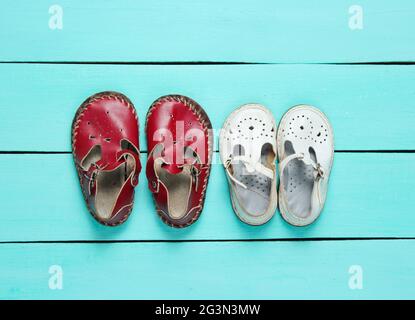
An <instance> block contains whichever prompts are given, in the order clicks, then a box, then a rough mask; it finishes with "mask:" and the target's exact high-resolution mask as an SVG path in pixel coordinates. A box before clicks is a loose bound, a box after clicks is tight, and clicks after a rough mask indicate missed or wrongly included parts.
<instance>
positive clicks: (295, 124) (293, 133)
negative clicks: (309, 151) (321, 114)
mask: <svg viewBox="0 0 415 320" xmlns="http://www.w3.org/2000/svg"><path fill="white" fill-rule="evenodd" d="M287 121H288V126H287V127H286V128H284V129H282V135H283V137H284V138H286V139H294V138H295V139H299V140H304V141H312V142H315V143H320V144H323V143H325V142H326V141H327V138H328V130H327V127H326V126H325V125H324V124H319V123H315V122H313V121H312V120H311V119H310V118H309V117H307V116H306V115H304V114H299V115H296V116H292V117H291V118H290V119H288V120H287Z"/></svg>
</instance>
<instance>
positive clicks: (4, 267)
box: [0, 240, 415, 299]
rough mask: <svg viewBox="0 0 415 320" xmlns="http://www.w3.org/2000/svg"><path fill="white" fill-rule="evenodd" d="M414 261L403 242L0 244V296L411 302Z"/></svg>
mask: <svg viewBox="0 0 415 320" xmlns="http://www.w3.org/2000/svg"><path fill="white" fill-rule="evenodd" d="M414 258H415V242H414V241H407V240H395V241H365V242H360V241H341V242H281V243H272V242H249V243H235V242H232V243H145V244H143V243H130V244H126V243H124V244H120V243H118V244H105V245H103V244H42V245H33V244H27V245H0V261H1V264H0V298H4V297H8V298H35V299H38V298H41V297H42V298H48V299H69V298H80V299H82V298H83V299H99V298H103V299H104V298H118V299H122V298H124V299H125V298H127V299H131V298H146V299H151V298H153V299H180V298H188V299H196V298H202V299H207V298H215V299H218V298H232V299H235V298H236V299H249V298H251V299H260V298H263V299H269V298H283V299H289V298H298V299H306V298H308V299H319V298H326V299H346V298H347V299H363V298H370V299H374V298H382V299H386V298H391V299H400V298H402V299H409V298H412V299H413V298H415V278H414V271H415V270H414V265H413V261H414ZM56 266H58V268H60V269H57V267H56ZM51 267H52V269H50V268H51ZM356 268H359V270H360V271H362V273H361V274H362V275H363V279H364V281H363V282H362V286H363V287H362V289H361V290H352V289H351V288H355V287H354V285H353V278H352V283H351V286H350V285H349V281H350V278H351V274H353V273H354V272H355V271H354V270H356ZM49 270H50V271H51V272H52V273H55V274H56V270H59V271H62V272H63V277H62V280H63V282H62V290H51V289H50V287H49V281H50V278H51V274H49ZM349 271H350V272H351V273H349ZM54 285H55V283H54V279H53V278H52V282H51V287H52V288H55V286H54Z"/></svg>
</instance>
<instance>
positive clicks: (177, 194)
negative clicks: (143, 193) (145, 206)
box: [157, 169, 192, 219]
mask: <svg viewBox="0 0 415 320" xmlns="http://www.w3.org/2000/svg"><path fill="white" fill-rule="evenodd" d="M157 174H158V176H159V179H160V180H161V182H163V184H164V185H165V186H166V188H167V190H168V191H169V199H168V207H169V215H170V216H171V217H172V218H173V219H180V218H183V217H184V216H185V215H186V213H187V206H188V198H189V193H190V187H191V185H192V177H191V176H190V174H186V173H184V172H180V173H177V174H171V173H170V172H168V171H166V170H164V169H161V170H158V172H157Z"/></svg>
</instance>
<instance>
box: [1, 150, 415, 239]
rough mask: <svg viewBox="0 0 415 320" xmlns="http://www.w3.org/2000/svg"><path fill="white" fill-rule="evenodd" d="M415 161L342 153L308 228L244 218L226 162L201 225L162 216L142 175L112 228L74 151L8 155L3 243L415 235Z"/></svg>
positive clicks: (216, 173) (414, 157)
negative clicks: (87, 200)
mask: <svg viewBox="0 0 415 320" xmlns="http://www.w3.org/2000/svg"><path fill="white" fill-rule="evenodd" d="M216 157H217V158H218V155H217V153H216ZM142 158H144V157H142ZM143 160H144V159H143ZM414 163H415V154H384V153H381V154H372V153H359V154H356V153H336V154H335V161H334V167H333V171H332V176H331V180H330V190H329V194H328V199H327V202H326V207H325V210H324V212H323V214H322V216H321V217H320V218H319V219H318V220H317V222H316V223H314V224H312V225H311V226H308V227H305V228H296V227H292V226H290V225H288V224H287V223H285V222H284V221H283V220H282V219H281V218H280V216H279V213H278V212H277V213H276V215H275V217H274V218H273V219H272V220H271V221H270V222H269V223H267V224H266V225H264V226H261V227H252V226H248V225H245V224H243V223H242V222H240V221H239V220H238V219H237V217H236V216H235V214H234V213H233V210H232V207H231V204H230V198H229V193H228V187H227V182H226V178H225V174H224V172H223V171H224V170H223V168H222V165H220V164H214V165H213V169H212V175H211V178H210V182H209V186H208V192H207V196H206V204H205V208H204V211H203V213H202V215H201V217H200V219H199V220H198V222H197V223H195V224H194V225H193V226H190V227H188V228H186V229H173V228H170V227H168V226H166V225H164V223H162V222H161V220H160V219H159V218H158V216H157V214H156V212H155V209H154V206H153V201H152V199H151V195H150V192H149V191H148V188H147V180H146V177H145V174H144V172H142V174H141V175H140V184H139V186H138V188H137V191H136V200H135V207H134V210H133V214H132V216H131V217H130V218H129V220H128V221H127V222H126V223H125V224H124V225H122V226H119V227H116V228H108V227H105V226H101V225H99V224H98V223H96V222H95V220H93V218H92V217H90V215H89V213H88V211H87V209H86V206H85V204H84V200H83V198H82V194H81V190H80V187H79V185H78V180H77V176H76V172H75V169H74V165H73V161H72V156H71V155H66V154H65V155H2V156H0V168H1V169H0V176H1V177H2V181H3V185H4V186H7V190H8V192H7V194H4V195H3V199H2V201H1V208H2V210H1V216H2V217H1V221H2V223H0V241H60V240H203V239H210V240H215V239H274V238H321V237H324V238H338V237H342V238H351V237H415V228H414V226H415V215H414V214H413V213H414V212H413V208H414V207H415V199H414V197H413V196H412V194H413V186H414V181H415V166H414ZM11 166H12V167H13V170H11V169H10V168H11Z"/></svg>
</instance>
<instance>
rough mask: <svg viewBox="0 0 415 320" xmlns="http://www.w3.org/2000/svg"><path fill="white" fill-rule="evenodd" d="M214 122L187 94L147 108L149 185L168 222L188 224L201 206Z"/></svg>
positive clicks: (197, 215) (166, 99) (198, 212)
mask: <svg viewBox="0 0 415 320" xmlns="http://www.w3.org/2000/svg"><path fill="white" fill-rule="evenodd" d="M211 128H212V126H211V123H210V121H209V118H208V117H207V115H206V113H205V112H204V111H203V109H202V108H201V107H200V106H199V105H198V104H197V103H196V102H195V101H193V100H192V99H190V98H187V97H184V96H180V95H170V96H164V97H161V98H159V99H158V100H156V101H155V102H154V103H153V104H152V106H151V107H150V109H149V111H148V114H147V119H146V135H147V145H148V151H149V153H148V160H147V166H146V174H147V178H148V186H149V189H150V191H151V192H152V194H153V197H154V200H155V204H156V209H157V212H158V213H159V215H160V216H161V218H162V220H163V221H164V222H165V223H166V224H168V225H170V226H173V227H185V226H188V225H190V224H192V223H193V222H194V221H196V219H197V218H198V217H199V215H200V213H201V211H202V208H203V203H204V197H205V192H206V187H207V183H208V178H209V173H210V164H211V157H212V143H213V138H212V133H211ZM180 190H182V191H180ZM180 192H181V194H179V193H180ZM174 208H176V209H174ZM177 208H180V209H177Z"/></svg>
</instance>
